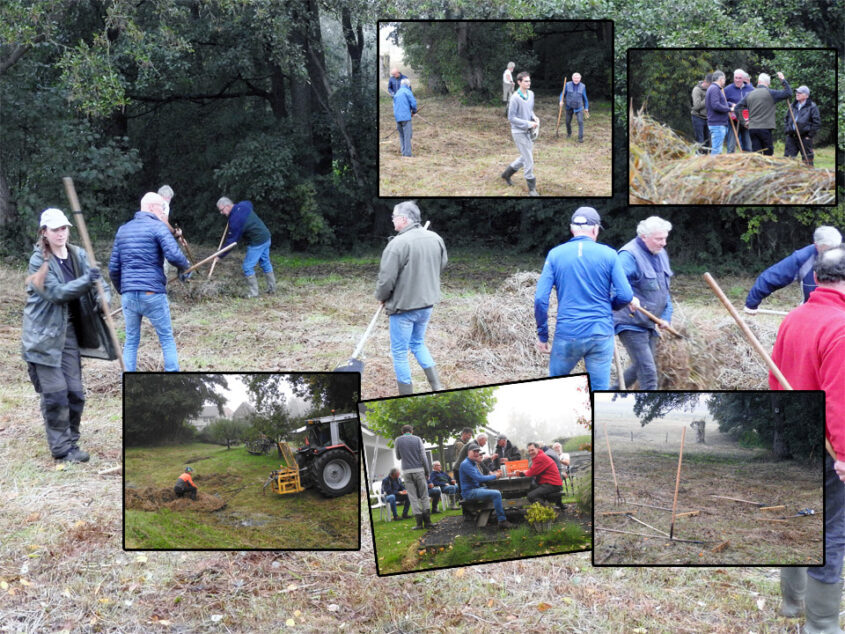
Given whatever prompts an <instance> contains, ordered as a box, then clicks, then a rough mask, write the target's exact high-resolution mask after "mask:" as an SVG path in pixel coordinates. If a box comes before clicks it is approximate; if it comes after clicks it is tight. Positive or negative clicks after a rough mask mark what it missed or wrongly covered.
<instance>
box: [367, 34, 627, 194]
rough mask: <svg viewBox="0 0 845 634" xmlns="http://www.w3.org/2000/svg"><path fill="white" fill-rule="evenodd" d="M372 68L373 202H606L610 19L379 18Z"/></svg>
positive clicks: (609, 179) (610, 135) (610, 128)
mask: <svg viewBox="0 0 845 634" xmlns="http://www.w3.org/2000/svg"><path fill="white" fill-rule="evenodd" d="M379 61H380V69H379V71H380V72H379V103H378V105H379V129H378V135H379V196H402V197H416V198H420V197H426V196H428V197H432V196H436V197H441V198H442V197H468V196H472V197H477V196H507V197H512V196H544V197H564V196H572V197H610V196H611V195H612V194H613V191H612V189H613V188H612V177H613V160H612V141H613V87H612V80H613V23H612V22H611V21H609V20H581V21H535V22H529V21H492V20H485V21H472V20H443V21H428V22H424V21H422V22H417V21H413V22H411V21H407V22H379ZM541 130H542V131H541Z"/></svg>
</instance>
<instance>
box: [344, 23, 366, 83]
mask: <svg viewBox="0 0 845 634" xmlns="http://www.w3.org/2000/svg"><path fill="white" fill-rule="evenodd" d="M341 23H342V24H343V39H344V40H346V52H347V53H348V54H349V61H350V64H351V65H352V80H353V83H354V84H355V86H356V87H357V86H358V81H359V80H360V79H361V55H362V54H363V52H364V29H363V27H362V26H361V25H360V24H358V27H357V28H355V29H353V27H352V11H351V10H350V9H349V7H343V9H342V10H341Z"/></svg>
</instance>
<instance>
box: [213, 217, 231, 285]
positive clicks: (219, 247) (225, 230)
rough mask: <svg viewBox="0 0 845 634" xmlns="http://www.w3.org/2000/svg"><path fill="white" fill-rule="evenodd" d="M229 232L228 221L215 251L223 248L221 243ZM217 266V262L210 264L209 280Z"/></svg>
mask: <svg viewBox="0 0 845 634" xmlns="http://www.w3.org/2000/svg"><path fill="white" fill-rule="evenodd" d="M228 232H229V221H228V220H226V228H225V229H223V235H222V236H220V244H218V245H217V250H218V251H219V250H220V249H222V248H223V241H224V240H225V239H226V234H227V233H228ZM216 265H217V262H212V263H211V270H210V271H209V272H208V279H211V274H212V273H214V267H215V266H216Z"/></svg>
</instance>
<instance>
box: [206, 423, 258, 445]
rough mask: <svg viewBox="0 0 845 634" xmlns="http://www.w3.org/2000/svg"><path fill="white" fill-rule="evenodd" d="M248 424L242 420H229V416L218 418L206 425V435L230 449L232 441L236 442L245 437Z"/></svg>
mask: <svg viewBox="0 0 845 634" xmlns="http://www.w3.org/2000/svg"><path fill="white" fill-rule="evenodd" d="M248 428H249V425H248V424H247V423H245V422H244V421H238V420H231V419H229V418H218V419H217V420H216V421H214V422H213V423H211V424H210V425H209V426H208V435H209V436H210V437H211V438H212V439H213V440H214V441H215V442H219V443H220V444H225V445H226V449H230V448H231V446H232V443H237V442H240V441H242V440H243V439H244V438H245V435H246V433H247V430H248Z"/></svg>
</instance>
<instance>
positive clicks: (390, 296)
mask: <svg viewBox="0 0 845 634" xmlns="http://www.w3.org/2000/svg"><path fill="white" fill-rule="evenodd" d="M393 228H394V229H396V231H397V232H398V235H397V236H396V237H395V238H393V239H392V240H391V241H390V242H389V243H388V245H387V247H385V249H384V251H383V252H382V254H381V264H380V266H379V272H378V281H377V282H376V299H378V300H379V301H380V302H382V304H384V311H385V312H386V313H387V314H388V315H389V316H390V352H391V355H392V356H393V370H394V371H395V372H396V382H397V384H398V387H399V394H413V393H414V387H413V385H412V384H411V366H410V364H409V363H408V352H409V351H410V352H413V353H414V356H415V357H416V359H417V362H418V363H419V364H420V367H421V368H422V369H423V371H424V372H425V376H426V378H427V379H428V382H429V383H430V384H431V389H432V390H435V391H436V390H442V389H443V388H442V386H441V385H440V377H439V376H438V373H437V366H436V365H435V363H434V359H433V358H432V356H431V353H430V352H429V351H428V348H427V347H426V345H425V331H426V328H428V322H429V320H430V319H431V313H432V311H433V310H434V305H435V304H436V303H437V302H439V301H440V274H441V273H442V272H443V269H445V268H446V262H447V261H448V257H447V255H446V245H445V244H443V239H442V238H441V237H440V236H439V235H437V234H436V233H434V232H433V231H428V230H427V229H424V228H423V227H421V226H420V208H419V207H417V205H416V203H414V202H412V201H405V202H401V203H399V204H398V205H396V206H395V207H394V208H393Z"/></svg>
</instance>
